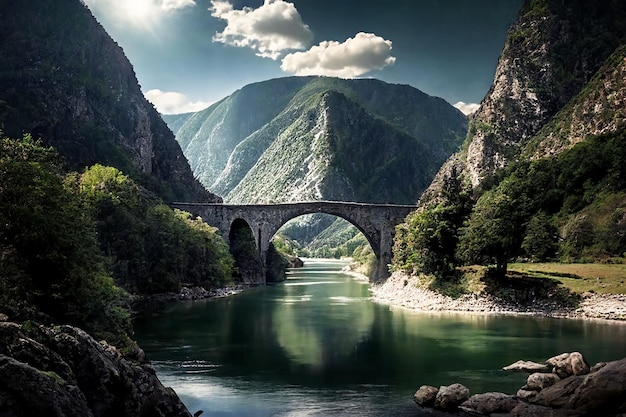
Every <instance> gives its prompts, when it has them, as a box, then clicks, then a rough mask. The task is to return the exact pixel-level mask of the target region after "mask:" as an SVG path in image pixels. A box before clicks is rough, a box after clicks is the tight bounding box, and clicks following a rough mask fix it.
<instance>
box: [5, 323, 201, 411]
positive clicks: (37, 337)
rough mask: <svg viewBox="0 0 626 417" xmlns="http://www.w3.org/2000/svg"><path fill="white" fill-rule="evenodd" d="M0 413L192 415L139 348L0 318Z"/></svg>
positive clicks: (71, 330) (74, 330)
mask: <svg viewBox="0 0 626 417" xmlns="http://www.w3.org/2000/svg"><path fill="white" fill-rule="evenodd" d="M0 415H2V416H7V417H11V416H16V417H17V416H64V417H89V416H92V417H93V416H162V417H163V416H168V417H191V414H190V413H189V411H188V410H187V409H186V408H185V406H184V405H183V403H182V402H181V401H180V399H179V398H178V396H177V395H176V393H175V392H174V391H173V390H172V389H171V388H167V387H164V386H163V385H162V384H161V382H160V381H159V379H158V378H157V376H156V373H155V370H154V368H153V367H152V366H151V365H150V364H149V363H148V362H147V361H146V360H145V357H144V354H143V352H142V351H141V349H139V348H135V350H134V351H132V352H126V354H124V355H123V354H122V353H121V352H120V351H119V350H118V349H116V348H115V347H113V346H110V345H108V344H107V343H106V342H104V341H102V342H98V341H96V340H94V339H93V338H92V337H91V336H89V335H88V334H87V333H86V332H84V331H82V330H81V329H78V328H76V327H72V326H43V325H39V324H36V323H34V322H24V323H14V322H11V321H8V318H7V317H6V316H4V315H0Z"/></svg>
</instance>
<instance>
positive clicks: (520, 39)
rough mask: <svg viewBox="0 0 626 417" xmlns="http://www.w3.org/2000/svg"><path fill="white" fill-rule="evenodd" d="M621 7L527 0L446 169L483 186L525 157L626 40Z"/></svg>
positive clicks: (625, 10)
mask: <svg viewBox="0 0 626 417" xmlns="http://www.w3.org/2000/svg"><path fill="white" fill-rule="evenodd" d="M624 22H626V4H624V3H623V2H620V1H607V2H588V1H584V0H575V1H567V2H565V1H561V0H532V1H530V0H529V1H526V2H525V3H524V5H523V6H522V9H521V11H520V16H519V18H518V20H517V21H516V22H515V23H514V24H513V26H512V27H511V29H510V30H509V33H508V37H507V41H506V44H505V47H504V49H503V52H502V54H501V57H500V60H499V62H498V67H497V70H496V74H495V77H494V83H493V85H492V87H491V89H490V90H489V92H488V93H487V95H486V97H485V99H484V100H483V102H482V103H481V106H480V108H479V110H478V111H477V112H476V113H475V114H474V116H473V117H472V120H471V121H470V128H469V131H468V136H467V138H466V141H465V144H464V149H463V151H462V152H460V153H458V154H456V155H454V156H453V157H452V158H451V159H450V160H449V161H448V162H447V163H446V164H444V166H443V167H442V169H441V170H440V172H439V174H438V175H437V177H436V179H435V181H434V182H433V184H432V185H431V186H430V187H429V190H428V191H427V192H426V193H425V194H424V196H423V197H422V201H428V200H429V199H432V198H434V196H435V195H437V194H438V190H439V189H440V188H441V184H442V182H443V178H445V177H450V176H453V175H461V177H462V178H464V179H465V180H466V181H467V182H468V183H469V184H471V186H473V187H476V186H477V185H478V184H479V183H480V182H481V181H482V180H483V179H484V178H485V177H486V176H488V175H490V174H492V173H493V172H494V171H495V170H496V169H498V168H502V167H504V166H506V165H507V163H508V162H509V161H511V160H513V159H515V158H516V157H518V156H519V154H520V153H521V151H522V148H523V147H524V146H525V145H526V144H527V143H528V141H529V140H530V138H532V137H533V136H534V135H535V134H536V133H538V132H539V130H540V129H541V128H542V127H543V126H544V125H546V123H547V122H548V121H550V120H551V119H552V118H553V117H554V115H555V114H556V113H557V112H558V111H559V110H560V109H561V108H563V106H565V105H566V104H567V103H568V102H569V101H570V100H571V99H572V98H573V97H575V96H576V95H577V94H578V93H579V92H580V91H581V89H582V88H583V87H584V86H585V85H586V84H587V83H588V82H589V81H590V80H591V78H592V77H593V75H594V74H595V73H596V72H597V71H598V69H599V68H600V66H601V65H602V64H603V63H604V61H605V60H606V59H607V57H608V56H609V55H610V54H611V53H612V52H613V51H614V50H615V49H616V48H617V47H618V46H619V45H620V43H621V42H622V40H623V39H624V36H625V34H626V24H625V23H624Z"/></svg>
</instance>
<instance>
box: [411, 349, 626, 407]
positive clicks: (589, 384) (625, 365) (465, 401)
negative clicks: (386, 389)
mask: <svg viewBox="0 0 626 417" xmlns="http://www.w3.org/2000/svg"><path fill="white" fill-rule="evenodd" d="M503 370H505V371H513V372H516V371H517V372H527V373H528V374H529V376H528V379H527V380H526V384H525V385H524V386H522V387H521V388H520V389H519V391H517V393H516V394H515V395H507V394H503V393H500V392H487V393H482V394H475V395H472V396H470V391H469V389H468V388H467V387H465V386H463V385H461V384H458V383H455V384H452V385H449V386H441V387H439V388H437V387H433V386H428V385H423V386H421V387H420V388H419V389H418V390H417V391H416V392H415V395H414V396H413V399H414V401H415V403H416V404H417V405H418V406H419V407H421V408H425V409H429V410H442V411H445V412H451V413H454V415H460V416H499V417H505V416H510V417H570V416H571V417H583V416H590V417H591V416H603V417H609V416H615V417H623V416H624V415H626V359H622V360H618V361H613V362H608V363H598V364H595V365H594V366H592V367H590V366H589V364H588V363H587V361H586V360H585V358H584V357H583V355H582V354H580V353H579V352H572V353H563V354H561V355H558V356H554V357H552V358H550V359H548V360H546V361H545V363H535V362H528V361H518V362H516V363H514V364H511V365H509V366H505V367H504V368H503Z"/></svg>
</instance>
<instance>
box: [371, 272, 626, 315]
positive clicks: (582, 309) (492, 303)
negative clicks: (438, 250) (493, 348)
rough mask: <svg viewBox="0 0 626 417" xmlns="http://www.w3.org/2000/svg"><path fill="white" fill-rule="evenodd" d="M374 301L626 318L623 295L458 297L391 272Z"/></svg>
mask: <svg viewBox="0 0 626 417" xmlns="http://www.w3.org/2000/svg"><path fill="white" fill-rule="evenodd" d="M371 291H372V296H373V299H374V300H375V301H376V302H380V303H384V304H389V305H393V306H398V307H404V308H408V309H411V310H416V311H424V312H459V313H460V312H463V313H475V314H529V315H539V316H547V317H568V318H589V319H607V320H626V295H619V294H593V293H586V294H583V295H582V298H581V299H580V300H579V301H580V302H579V303H577V304H578V305H566V304H564V303H563V301H562V300H561V299H559V298H558V297H551V294H546V295H543V294H536V295H533V296H528V294H527V293H528V291H526V293H525V294H524V296H523V297H522V296H517V297H516V295H515V292H514V291H513V290H511V291H510V292H508V293H506V294H507V295H506V297H504V296H499V297H498V296H494V295H492V294H488V293H485V292H481V293H477V294H464V295H461V296H460V297H458V298H453V297H449V296H446V295H442V294H440V293H438V292H435V291H431V290H429V289H425V288H423V287H422V286H420V283H419V278H417V277H413V276H408V275H406V274H402V273H398V272H394V273H393V274H392V275H391V277H389V278H388V279H387V281H385V282H384V283H382V284H374V285H372V287H371Z"/></svg>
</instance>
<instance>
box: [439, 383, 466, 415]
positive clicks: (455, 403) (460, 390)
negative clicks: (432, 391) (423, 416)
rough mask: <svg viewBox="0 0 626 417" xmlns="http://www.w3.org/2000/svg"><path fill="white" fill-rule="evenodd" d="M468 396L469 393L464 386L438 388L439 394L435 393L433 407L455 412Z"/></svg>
mask: <svg viewBox="0 0 626 417" xmlns="http://www.w3.org/2000/svg"><path fill="white" fill-rule="evenodd" d="M469 396H470V391H469V389H468V388H467V387H465V386H464V385H461V384H452V385H448V386H441V387H439V392H437V397H436V398H435V404H434V407H435V408H440V409H442V410H456V409H457V408H458V407H459V405H461V404H462V403H463V402H465V401H466V400H467V399H468V398H469Z"/></svg>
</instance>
